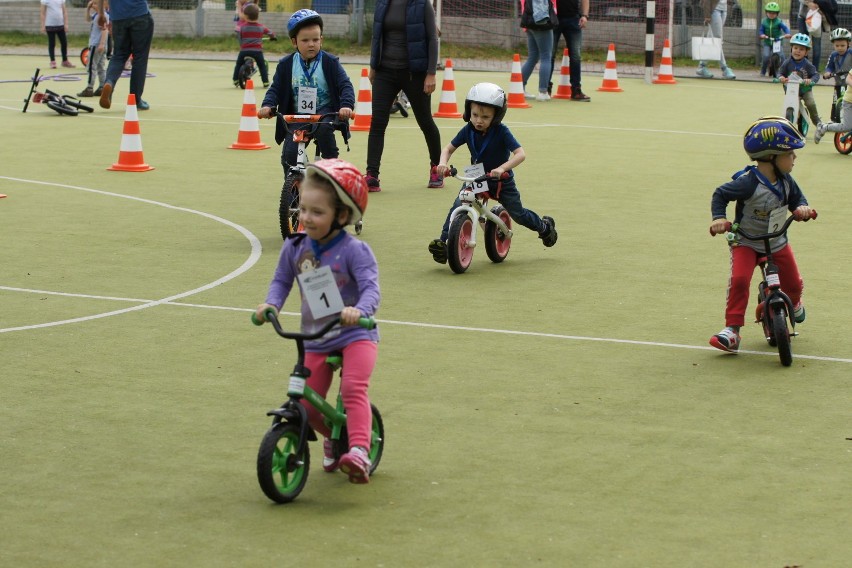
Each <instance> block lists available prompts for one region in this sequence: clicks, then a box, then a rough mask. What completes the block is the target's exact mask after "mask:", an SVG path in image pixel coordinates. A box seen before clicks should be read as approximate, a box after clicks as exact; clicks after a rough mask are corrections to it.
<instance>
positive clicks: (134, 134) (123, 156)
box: [107, 93, 154, 172]
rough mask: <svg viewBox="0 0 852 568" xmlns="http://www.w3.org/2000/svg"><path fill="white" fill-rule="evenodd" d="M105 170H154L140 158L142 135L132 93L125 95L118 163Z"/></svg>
mask: <svg viewBox="0 0 852 568" xmlns="http://www.w3.org/2000/svg"><path fill="white" fill-rule="evenodd" d="M107 169H108V170H111V171H114V172H147V171H149V170H153V169H154V168H153V167H151V166H149V165H148V164H146V163H145V158H143V157H142V133H141V132H140V131H139V114H138V112H137V110H136V95H134V94H133V93H130V94H129V95H127V110H125V111H124V131H123V132H122V134H121V147H120V148H119V151H118V162H116V163H114V164H113V165H112V166H111V167H109V168H107Z"/></svg>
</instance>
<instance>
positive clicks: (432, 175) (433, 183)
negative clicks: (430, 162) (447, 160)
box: [427, 166, 444, 189]
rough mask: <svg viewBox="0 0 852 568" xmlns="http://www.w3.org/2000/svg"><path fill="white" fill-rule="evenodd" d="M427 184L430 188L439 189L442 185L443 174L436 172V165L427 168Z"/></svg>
mask: <svg viewBox="0 0 852 568" xmlns="http://www.w3.org/2000/svg"><path fill="white" fill-rule="evenodd" d="M427 186H428V187H431V188H432V189H439V188H442V187H444V176H442V175H441V174H439V173H438V167H437V166H432V168H431V169H430V170H429V183H428V184H427Z"/></svg>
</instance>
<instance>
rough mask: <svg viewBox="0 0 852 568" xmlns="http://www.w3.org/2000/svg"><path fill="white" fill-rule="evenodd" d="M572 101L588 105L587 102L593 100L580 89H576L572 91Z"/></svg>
mask: <svg viewBox="0 0 852 568" xmlns="http://www.w3.org/2000/svg"><path fill="white" fill-rule="evenodd" d="M571 100H572V101H578V102H581V103H587V102H589V101H591V100H592V99H591V98H589V96H588V95H586V94H585V93H584V92H583V91H581V90H580V89H574V90H572V91H571Z"/></svg>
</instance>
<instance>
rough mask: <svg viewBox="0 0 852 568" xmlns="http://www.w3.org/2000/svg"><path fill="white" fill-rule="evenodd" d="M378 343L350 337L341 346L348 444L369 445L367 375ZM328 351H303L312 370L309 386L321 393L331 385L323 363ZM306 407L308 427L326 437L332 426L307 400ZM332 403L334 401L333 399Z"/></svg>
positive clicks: (369, 413)
mask: <svg viewBox="0 0 852 568" xmlns="http://www.w3.org/2000/svg"><path fill="white" fill-rule="evenodd" d="M377 353H378V344H377V343H375V342H374V341H367V340H362V341H353V342H352V343H350V344H349V345H347V346H346V347H344V348H343V374H342V375H341V379H340V385H341V386H340V390H341V394H342V395H343V406H344V407H345V408H346V428H347V430H348V431H349V448H350V449H352V448H353V447H355V446H361V447H363V448H367V449H368V450H369V449H370V441H371V435H370V433H371V430H372V427H373V413H372V411H371V410H370V399H369V398H368V397H367V387H369V386H370V375H372V374H373V369H374V368H375V366H376V355H377ZM327 356H328V353H311V352H308V353H305V366H306V367H307V368H308V369H310V370H311V376H310V378H308V386H309V387H311V388H312V389H314V390H315V391H317V392H318V393H319V394H321V395H322V396H323V397H325V396H326V395H327V394H328V389H329V388H330V387H331V381H332V378H333V377H332V370H331V367H329V366H328V365H326V363H325V359H326V357H327ZM302 402H303V404H304V405H305V409H306V410H307V411H308V422H309V423H310V425H311V427H312V428H313V429H314V430H316V431H317V432H318V433H319V434H322V435H323V436H325V437H326V438H327V437H329V436H330V435H331V430H329V429H328V427H326V425H325V424H324V423H323V416H322V414H320V413H319V411H318V410H317V409H316V408H314V407H313V405H311V404H310V403H309V402H308V401H307V400H303V401H302ZM332 404H333V402H332Z"/></svg>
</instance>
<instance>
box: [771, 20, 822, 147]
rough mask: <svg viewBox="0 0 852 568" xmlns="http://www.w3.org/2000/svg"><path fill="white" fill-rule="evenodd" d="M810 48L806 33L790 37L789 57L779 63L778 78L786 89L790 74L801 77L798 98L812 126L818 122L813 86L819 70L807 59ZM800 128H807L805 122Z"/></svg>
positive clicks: (809, 40)
mask: <svg viewBox="0 0 852 568" xmlns="http://www.w3.org/2000/svg"><path fill="white" fill-rule="evenodd" d="M810 49H811V37H810V36H809V35H808V34H796V35H794V36H793V37H792V38H791V39H790V58H789V59H787V61H785V62H784V63H782V64H781V69H779V70H778V78H779V79H780V81H781V83H782V84H783V85H784V90H785V91H786V90H787V83H788V82H790V75H793V74H794V73H795V74H796V75H798V76H799V77H801V78H802V84H801V85H799V98H800V99H801V100H802V101H803V102H804V103H805V107H806V108H807V109H808V115H809V116H810V119H811V122H812V123H813V125H814V127H816V126H817V125H818V124H819V123H820V118H819V111H818V110H817V106H816V100H815V99H814V93H813V88H814V85H816V84H817V81H819V72H818V71H817V68H816V67H815V66H814V64H813V63H811V62H810V61H808V51H810ZM801 124H803V126H802V128H803V129H804V130H805V131H806V130H807V123H801Z"/></svg>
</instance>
